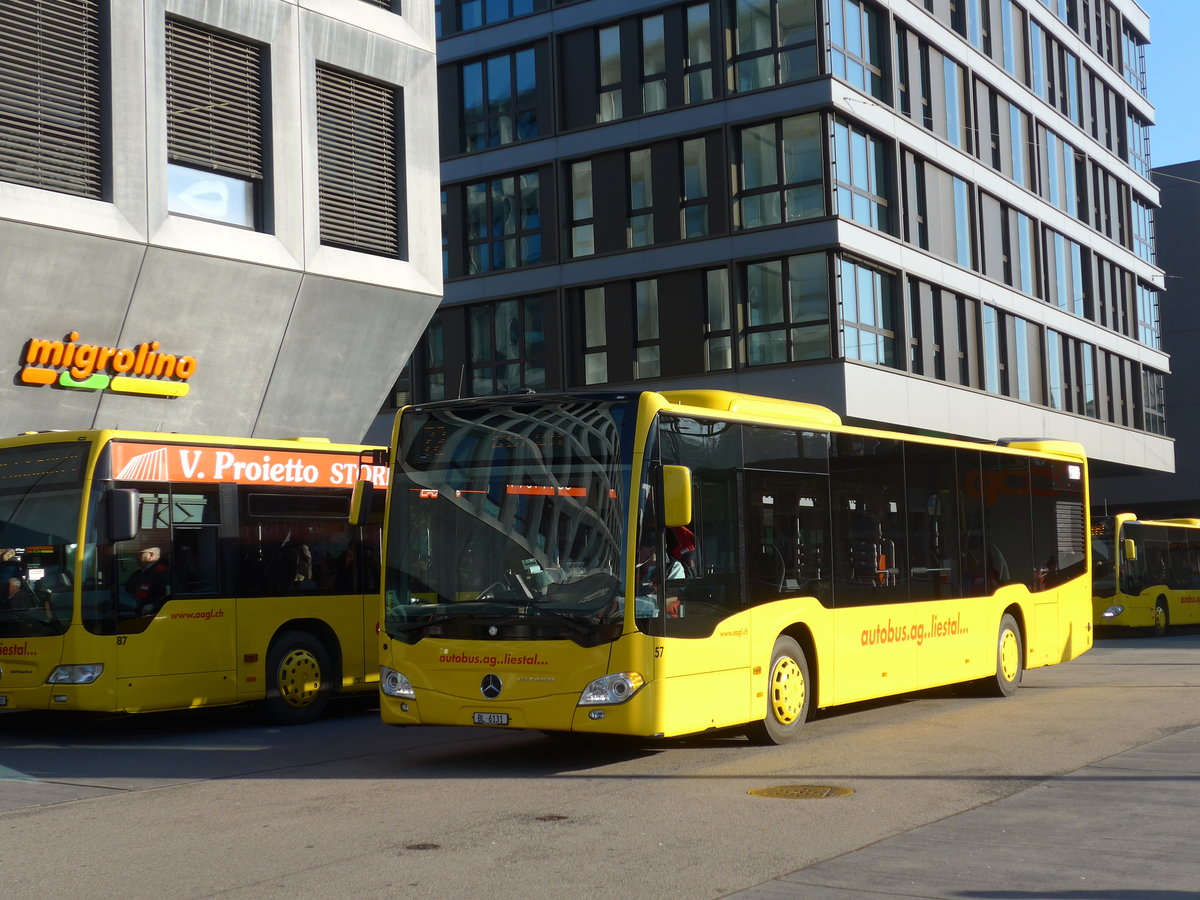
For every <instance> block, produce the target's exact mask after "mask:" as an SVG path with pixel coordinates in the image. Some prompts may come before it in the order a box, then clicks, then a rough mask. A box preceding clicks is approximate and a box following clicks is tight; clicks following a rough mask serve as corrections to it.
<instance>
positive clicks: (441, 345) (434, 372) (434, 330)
mask: <svg viewBox="0 0 1200 900" xmlns="http://www.w3.org/2000/svg"><path fill="white" fill-rule="evenodd" d="M421 344H422V354H421V358H422V362H423V364H424V365H423V368H424V372H423V375H424V380H425V399H426V400H445V399H446V331H445V323H444V322H443V321H442V314H441V313H434V314H433V318H432V319H430V320H429V326H428V327H427V328H426V329H425V337H424V339H423V340H422V341H421Z"/></svg>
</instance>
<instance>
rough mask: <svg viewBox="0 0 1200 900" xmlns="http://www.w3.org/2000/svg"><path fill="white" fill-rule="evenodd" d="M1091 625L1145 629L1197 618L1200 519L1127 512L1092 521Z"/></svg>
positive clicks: (1199, 607)
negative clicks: (1143, 517) (1160, 517)
mask: <svg viewBox="0 0 1200 900" xmlns="http://www.w3.org/2000/svg"><path fill="white" fill-rule="evenodd" d="M1092 611H1093V615H1094V621H1095V624H1096V625H1113V626H1123V627H1129V628H1148V629H1150V630H1151V631H1152V632H1153V633H1154V634H1155V635H1157V636H1159V637H1161V636H1162V635H1164V634H1166V632H1167V628H1168V627H1169V626H1171V625H1195V624H1196V623H1198V622H1200V519H1163V520H1153V521H1152V520H1141V519H1138V517H1137V516H1136V515H1134V514H1133V513H1120V514H1118V515H1115V516H1105V517H1103V518H1097V519H1096V520H1095V521H1094V522H1093V524H1092Z"/></svg>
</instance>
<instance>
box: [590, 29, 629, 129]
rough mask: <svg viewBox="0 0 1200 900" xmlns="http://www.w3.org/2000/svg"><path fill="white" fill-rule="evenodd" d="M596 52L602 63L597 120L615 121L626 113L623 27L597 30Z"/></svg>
mask: <svg viewBox="0 0 1200 900" xmlns="http://www.w3.org/2000/svg"><path fill="white" fill-rule="evenodd" d="M596 52H597V57H598V59H599V63H600V72H599V75H600V79H599V82H598V85H599V101H600V106H599V109H598V110H597V112H596V121H597V122H613V121H616V120H617V119H620V118H621V117H623V116H624V115H625V111H624V104H623V102H622V100H621V29H620V28H619V27H618V26H616V25H613V26H611V27H610V28H601V29H600V30H599V31H598V32H596Z"/></svg>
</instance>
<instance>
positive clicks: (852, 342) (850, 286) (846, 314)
mask: <svg viewBox="0 0 1200 900" xmlns="http://www.w3.org/2000/svg"><path fill="white" fill-rule="evenodd" d="M893 281H894V279H893V277H892V276H891V275H886V274H884V273H883V272H880V271H877V270H876V269H873V268H870V267H868V266H865V265H862V264H861V263H856V262H853V261H851V260H849V259H845V258H842V259H839V260H838V311H839V313H840V319H841V325H842V355H843V356H844V358H846V359H857V360H859V361H860V362H865V363H874V364H875V365H880V366H896V365H897V360H896V325H895V320H896V310H895V301H894V298H893V294H894V292H893V290H892V284H893Z"/></svg>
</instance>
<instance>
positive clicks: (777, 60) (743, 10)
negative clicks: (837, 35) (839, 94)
mask: <svg viewBox="0 0 1200 900" xmlns="http://www.w3.org/2000/svg"><path fill="white" fill-rule="evenodd" d="M732 2H733V17H732V18H733V23H734V34H733V48H734V50H733V58H732V60H731V65H730V73H729V76H730V77H729V87H730V90H734V91H753V90H757V89H759V88H765V87H771V86H773V85H776V84H787V83H788V82H791V81H799V80H800V79H803V78H811V77H812V76H814V75H816V74H817V15H816V4H815V3H813V2H812V0H732Z"/></svg>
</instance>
